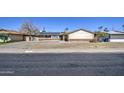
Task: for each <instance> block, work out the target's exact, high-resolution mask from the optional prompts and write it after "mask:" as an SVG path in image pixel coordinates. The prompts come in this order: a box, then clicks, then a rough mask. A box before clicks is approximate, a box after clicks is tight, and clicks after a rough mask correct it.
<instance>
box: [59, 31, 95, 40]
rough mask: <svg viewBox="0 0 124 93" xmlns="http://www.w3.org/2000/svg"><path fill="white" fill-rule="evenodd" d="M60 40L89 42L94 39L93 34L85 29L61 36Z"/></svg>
mask: <svg viewBox="0 0 124 93" xmlns="http://www.w3.org/2000/svg"><path fill="white" fill-rule="evenodd" d="M60 37H61V40H65V41H90V40H93V39H94V33H93V32H91V31H88V30H85V29H78V30H75V31H72V32H65V33H63V34H61V36H60Z"/></svg>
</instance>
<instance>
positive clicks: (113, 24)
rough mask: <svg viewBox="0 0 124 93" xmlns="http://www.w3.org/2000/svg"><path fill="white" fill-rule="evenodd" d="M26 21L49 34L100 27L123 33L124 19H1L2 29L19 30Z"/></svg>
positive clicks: (0, 26) (0, 25)
mask: <svg viewBox="0 0 124 93" xmlns="http://www.w3.org/2000/svg"><path fill="white" fill-rule="evenodd" d="M26 21H31V22H32V23H33V24H34V25H37V26H38V27H39V28H40V29H41V30H42V28H43V27H45V29H46V31H48V32H62V31H64V29H65V28H66V27H68V28H69V30H70V31H72V30H76V29H79V28H83V29H87V30H91V31H95V30H97V29H98V27H99V26H103V27H108V28H109V29H110V30H111V29H112V28H114V29H115V30H120V31H121V30H122V24H124V17H0V28H4V29H12V30H18V29H19V28H20V26H21V24H22V23H23V22H26Z"/></svg>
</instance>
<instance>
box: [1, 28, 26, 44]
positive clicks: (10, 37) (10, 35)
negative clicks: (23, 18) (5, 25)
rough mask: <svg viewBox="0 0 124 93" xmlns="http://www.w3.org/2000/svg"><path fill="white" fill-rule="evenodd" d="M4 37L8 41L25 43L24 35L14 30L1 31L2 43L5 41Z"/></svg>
mask: <svg viewBox="0 0 124 93" xmlns="http://www.w3.org/2000/svg"><path fill="white" fill-rule="evenodd" d="M4 37H7V38H6V41H23V40H24V35H23V34H21V33H19V32H17V31H13V30H5V29H0V42H3V41H4V39H5V38H4Z"/></svg>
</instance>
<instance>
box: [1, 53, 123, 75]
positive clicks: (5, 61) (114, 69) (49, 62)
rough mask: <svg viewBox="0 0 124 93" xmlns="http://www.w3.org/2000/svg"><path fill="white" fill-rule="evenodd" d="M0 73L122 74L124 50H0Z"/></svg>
mask: <svg viewBox="0 0 124 93" xmlns="http://www.w3.org/2000/svg"><path fill="white" fill-rule="evenodd" d="M0 75H1V76H123V75H124V53H37V54H35V53H25V54H15V53H13V54H10V53H9V54H7V53H1V54H0Z"/></svg>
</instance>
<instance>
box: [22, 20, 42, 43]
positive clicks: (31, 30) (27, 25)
mask: <svg viewBox="0 0 124 93" xmlns="http://www.w3.org/2000/svg"><path fill="white" fill-rule="evenodd" d="M20 32H21V33H23V34H26V35H29V41H31V40H32V35H38V34H39V33H40V30H39V29H38V27H37V26H35V25H33V24H32V23H31V22H24V23H23V24H22V25H21V29H20Z"/></svg>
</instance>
